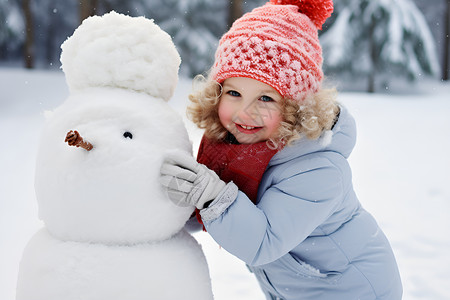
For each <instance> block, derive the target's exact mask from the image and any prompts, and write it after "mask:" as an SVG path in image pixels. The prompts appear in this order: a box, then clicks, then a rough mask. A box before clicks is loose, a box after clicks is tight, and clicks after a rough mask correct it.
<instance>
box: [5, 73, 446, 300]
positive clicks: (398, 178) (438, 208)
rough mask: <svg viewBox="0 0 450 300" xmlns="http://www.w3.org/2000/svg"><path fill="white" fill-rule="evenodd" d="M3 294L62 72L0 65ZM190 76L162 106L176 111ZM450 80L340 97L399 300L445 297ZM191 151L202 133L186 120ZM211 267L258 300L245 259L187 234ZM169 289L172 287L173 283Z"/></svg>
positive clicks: (229, 295) (217, 281)
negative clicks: (354, 132)
mask: <svg viewBox="0 0 450 300" xmlns="http://www.w3.org/2000/svg"><path fill="white" fill-rule="evenodd" d="M0 85H1V92H0V93H1V95H0V136H1V137H2V150H1V151H2V152H1V154H2V155H0V266H1V268H0V299H5V300H10V299H11V300H12V299H14V297H15V296H14V295H15V285H16V281H17V274H18V268H19V261H20V259H21V256H22V253H23V251H24V248H25V245H26V244H27V242H28V241H29V240H30V238H31V237H32V235H33V234H34V233H35V232H36V231H37V230H38V229H39V228H41V227H42V226H43V224H42V222H41V221H39V220H38V211H37V201H36V197H35V195H34V186H33V185H34V170H35V159H36V154H37V148H38V140H39V136H40V133H41V131H42V129H43V125H44V111H45V110H49V109H53V108H55V107H57V106H58V105H60V104H61V103H62V101H64V100H65V99H66V98H67V96H68V88H67V86H66V83H65V79H64V76H63V74H62V72H59V71H25V70H19V69H7V68H0ZM190 89H191V82H190V80H188V79H181V80H180V83H179V85H178V87H177V89H176V90H175V95H174V97H173V99H172V100H171V101H169V103H170V104H171V105H172V106H173V107H174V108H175V110H176V111H178V112H179V113H180V114H181V115H182V116H184V115H185V112H184V109H185V104H186V99H187V94H188V92H189V91H190ZM449 95H450V85H449V84H448V83H447V84H432V85H431V84H430V85H427V86H426V88H423V89H412V90H411V91H409V92H406V93H403V94H372V95H368V94H362V93H341V94H340V101H341V102H342V103H343V104H344V105H346V106H347V107H348V109H349V110H350V111H351V112H352V113H353V115H354V117H355V119H356V122H357V126H358V141H357V145H356V148H355V150H354V152H353V154H352V155H351V157H350V163H351V165H352V168H353V176H354V184H355V189H356V192H357V194H358V196H359V198H360V201H361V202H362V204H363V206H364V207H365V208H366V209H367V210H369V211H370V212H371V213H372V214H373V215H374V216H375V218H376V219H377V220H378V222H379V224H380V226H381V227H382V229H383V230H384V232H385V233H386V235H387V236H388V238H389V239H390V242H391V244H392V247H393V250H394V252H395V254H396V257H397V261H398V264H399V268H400V273H401V275H402V280H403V285H404V299H408V300H418V299H427V300H429V299H433V300H444V299H450V290H449V289H448V288H447V284H448V282H450V271H449V269H448V267H449V266H450V256H449V255H448V253H450V235H449V234H448V230H449V229H450V218H449V216H450V184H449V182H450V181H449V179H450V176H449V172H448V170H449V169H450V156H449V155H448V149H449V148H450V139H449V138H448V132H450V118H449V117H448V116H449V115H450V96H449ZM186 127H187V130H188V132H189V134H190V138H191V139H192V141H193V143H194V152H195V150H196V148H197V146H198V143H199V139H200V136H201V131H200V130H198V129H195V127H194V126H193V125H192V124H190V123H188V122H187V121H186ZM194 236H195V237H196V238H197V240H198V241H199V242H200V243H201V245H202V247H203V250H204V252H205V255H206V258H207V260H208V263H209V268H210V275H211V278H212V285H213V291H214V294H215V299H219V300H220V299H236V300H239V299H256V300H258V299H261V300H262V299H263V296H262V293H261V292H260V291H259V288H258V284H257V282H256V281H255V280H254V278H253V277H252V275H251V274H250V273H249V271H248V270H247V269H246V267H245V265H244V264H243V263H242V262H240V261H238V260H237V259H236V258H234V257H233V256H231V255H229V254H227V253H226V251H225V250H223V249H221V248H220V247H219V246H218V245H217V244H215V242H214V241H212V239H211V238H210V237H209V236H208V235H207V233H203V232H199V233H196V234H195V235H194ZM174 288H176V287H174Z"/></svg>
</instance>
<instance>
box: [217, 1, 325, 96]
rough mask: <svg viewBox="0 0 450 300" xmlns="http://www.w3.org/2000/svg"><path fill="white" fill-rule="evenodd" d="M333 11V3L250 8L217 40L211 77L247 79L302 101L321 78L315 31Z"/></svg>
mask: <svg viewBox="0 0 450 300" xmlns="http://www.w3.org/2000/svg"><path fill="white" fill-rule="evenodd" d="M332 12H333V2H332V0H271V1H269V2H267V3H266V4H265V5H263V6H261V7H258V8H255V9H254V10H253V11H251V12H249V13H247V14H245V15H244V16H242V17H241V18H239V19H237V20H236V21H235V22H234V23H233V25H232V27H231V28H230V30H229V31H228V32H227V33H226V34H225V35H224V36H223V37H222V38H221V40H220V42H219V47H218V48H217V51H216V57H215V63H214V65H213V67H212V69H211V78H212V79H213V80H215V81H217V82H219V83H222V82H223V81H224V80H225V79H227V78H230V77H248V78H252V79H256V80H258V81H261V82H264V83H266V84H268V85H270V86H271V87H273V88H274V89H275V90H277V91H278V92H279V93H280V94H281V95H282V96H283V97H285V98H289V99H292V100H294V101H297V102H299V101H302V100H304V98H305V97H306V95H307V94H308V93H314V92H316V91H318V89H319V87H320V83H321V81H322V78H323V72H322V60H323V59H322V48H321V46H320V44H319V36H318V30H319V29H322V25H323V24H324V23H325V21H326V19H327V18H328V17H329V16H330V15H331V13H332Z"/></svg>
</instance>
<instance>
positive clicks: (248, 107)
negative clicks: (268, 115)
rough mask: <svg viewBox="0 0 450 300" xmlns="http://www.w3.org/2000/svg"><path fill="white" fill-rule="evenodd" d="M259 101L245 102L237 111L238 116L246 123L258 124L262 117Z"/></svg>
mask: <svg viewBox="0 0 450 300" xmlns="http://www.w3.org/2000/svg"><path fill="white" fill-rule="evenodd" d="M256 102H257V101H251V102H245V101H244V102H243V103H242V105H241V106H240V107H239V109H238V112H237V114H236V115H237V118H238V119H239V120H240V121H242V122H243V123H245V125H257V123H258V120H259V119H261V116H260V112H259V109H258V106H257V105H256V104H257V103H256Z"/></svg>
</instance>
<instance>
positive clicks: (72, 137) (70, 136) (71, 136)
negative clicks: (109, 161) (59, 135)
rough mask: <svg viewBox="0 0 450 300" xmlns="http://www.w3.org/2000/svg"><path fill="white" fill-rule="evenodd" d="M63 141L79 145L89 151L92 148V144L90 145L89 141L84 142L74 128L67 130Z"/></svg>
mask: <svg viewBox="0 0 450 300" xmlns="http://www.w3.org/2000/svg"><path fill="white" fill-rule="evenodd" d="M64 142H67V143H68V144H69V146H75V147H81V148H83V149H86V150H87V151H90V150H92V148H94V146H92V144H91V143H89V142H86V141H85V140H84V139H83V138H82V137H81V135H80V134H79V133H78V131H76V130H74V131H72V130H71V131H69V132H68V133H67V134H66V139H65V140H64Z"/></svg>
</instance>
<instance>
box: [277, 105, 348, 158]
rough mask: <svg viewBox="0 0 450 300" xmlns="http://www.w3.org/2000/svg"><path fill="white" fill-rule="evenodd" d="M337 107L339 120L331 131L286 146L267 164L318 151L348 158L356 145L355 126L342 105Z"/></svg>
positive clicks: (303, 138)
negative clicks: (312, 138)
mask: <svg viewBox="0 0 450 300" xmlns="http://www.w3.org/2000/svg"><path fill="white" fill-rule="evenodd" d="M339 107H340V109H341V111H340V114H339V119H338V121H337V122H336V124H335V125H334V127H333V129H332V130H328V131H325V132H323V133H322V135H321V136H320V137H319V138H318V139H316V140H310V139H308V138H306V137H302V138H301V139H300V140H297V141H295V142H294V143H293V144H292V145H291V146H286V147H285V148H284V149H283V150H281V151H280V152H278V153H277V154H275V156H274V157H273V158H272V160H271V161H270V162H269V166H274V165H277V164H281V163H285V162H287V161H289V160H292V159H295V158H297V157H300V156H304V155H308V154H310V153H314V152H319V151H333V152H337V153H340V154H341V155H342V156H344V157H345V158H348V157H349V156H350V153H351V152H352V150H353V148H354V146H355V143H356V124H355V120H354V119H353V117H352V115H351V114H350V113H349V112H348V110H347V109H346V108H345V107H343V106H342V105H339Z"/></svg>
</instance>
